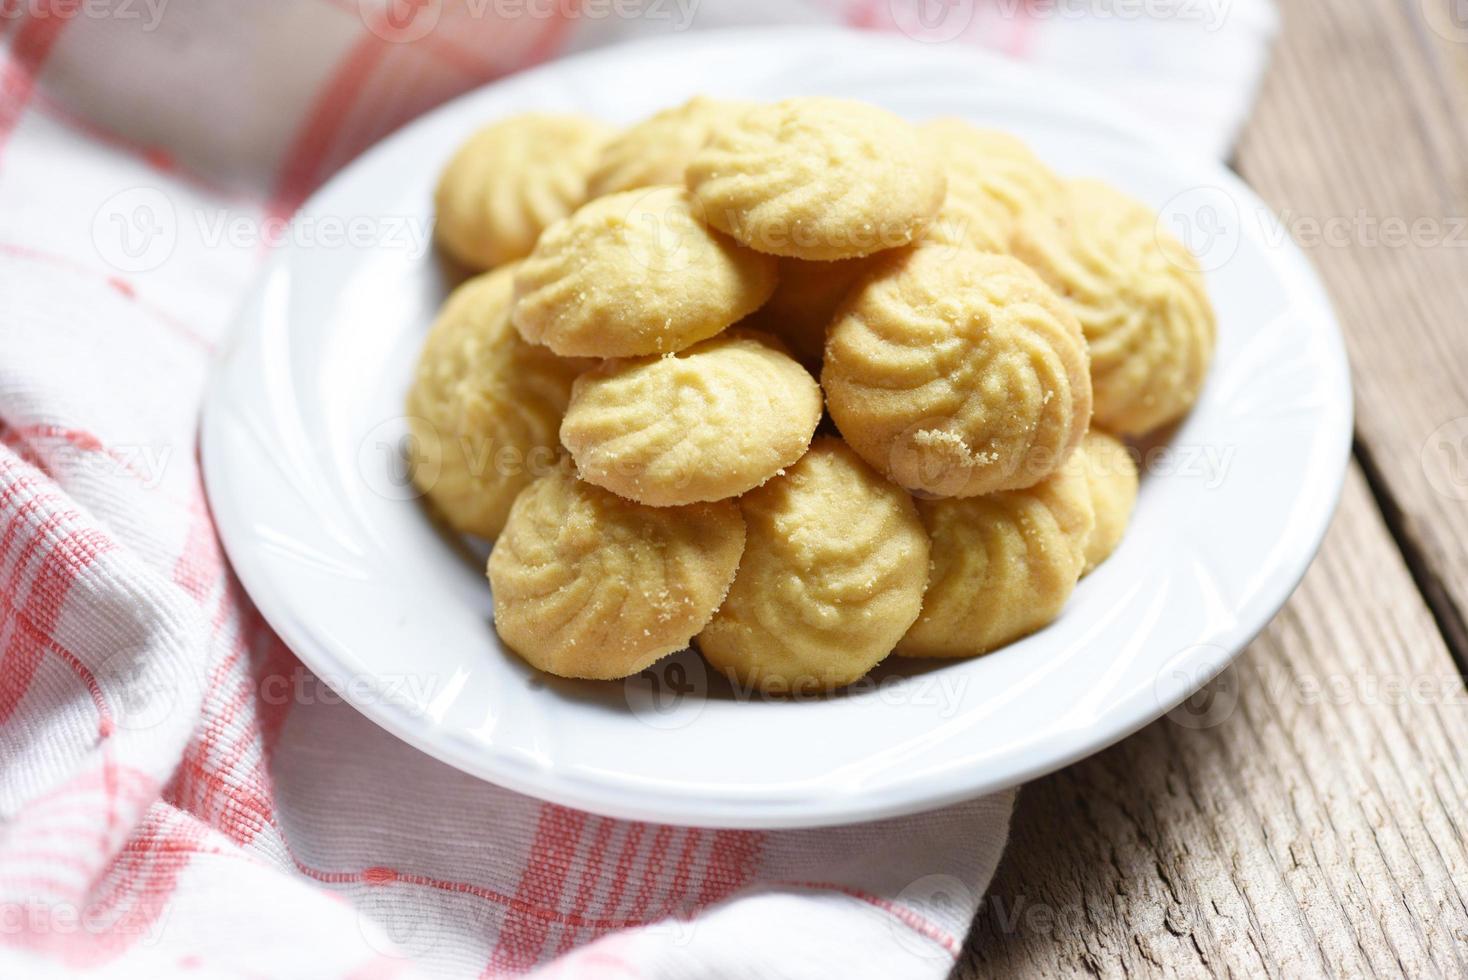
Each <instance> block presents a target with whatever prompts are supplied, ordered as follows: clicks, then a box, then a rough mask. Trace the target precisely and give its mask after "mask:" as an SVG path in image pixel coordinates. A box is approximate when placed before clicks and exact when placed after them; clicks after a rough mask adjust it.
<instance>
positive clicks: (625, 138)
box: [587, 95, 749, 197]
mask: <svg viewBox="0 0 1468 980" xmlns="http://www.w3.org/2000/svg"><path fill="white" fill-rule="evenodd" d="M747 108H749V105H748V104H747V103H743V102H724V101H722V100H719V99H710V98H707V97H706V96H702V95H700V96H697V97H696V98H694V99H692V100H690V101H688V102H685V103H683V104H682V105H680V106H678V107H677V108H674V109H664V110H663V111H662V112H659V113H658V114H657V115H655V116H652V117H651V118H649V119H645V120H643V121H642V122H640V123H638V124H636V125H635V126H631V127H629V128H628V129H626V130H625V131H623V132H622V134H621V135H619V136H617V137H615V138H613V139H612V140H611V141H610V142H609V143H607V145H606V146H604V147H602V150H601V153H600V155H599V156H598V157H597V162H596V166H595V167H594V168H593V169H592V171H591V177H590V179H589V180H588V181H587V190H588V192H589V194H590V196H591V197H601V196H602V195H604V194H615V193H617V192H619V191H630V190H635V189H636V188H638V187H655V186H657V185H659V184H681V183H683V172H684V171H685V170H687V169H688V163H689V161H691V160H692V159H693V156H694V154H696V153H697V152H698V151H699V150H701V149H703V146H704V144H705V143H707V142H708V138H709V134H710V133H711V132H712V131H713V128H714V126H715V125H716V124H717V123H720V122H722V121H725V120H727V119H729V118H730V117H731V116H733V115H735V114H737V113H739V112H742V111H744V110H745V109H747Z"/></svg>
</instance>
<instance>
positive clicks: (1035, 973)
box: [955, 470, 1468, 978]
mask: <svg viewBox="0 0 1468 980" xmlns="http://www.w3.org/2000/svg"><path fill="white" fill-rule="evenodd" d="M1210 690H1211V691H1212V693H1213V697H1214V701H1212V702H1211V703H1207V702H1194V708H1195V709H1196V710H1193V711H1189V710H1187V709H1180V710H1179V711H1178V712H1174V714H1173V715H1172V716H1169V718H1167V719H1163V720H1162V721H1159V722H1157V723H1155V724H1153V725H1151V726H1150V727H1148V728H1146V729H1144V730H1143V731H1142V732H1140V733H1138V734H1137V735H1135V736H1133V737H1132V738H1130V739H1128V740H1126V741H1124V742H1122V743H1121V744H1120V745H1118V746H1116V747H1114V748H1112V749H1110V750H1109V751H1107V752H1104V753H1102V754H1101V755H1099V756H1096V757H1094V758H1092V759H1090V760H1087V761H1086V762H1083V763H1081V764H1079V765H1077V766H1073V767H1072V768H1070V769H1067V770H1065V771H1063V772H1060V773H1057V774H1056V775H1054V776H1051V777H1048V778H1046V779H1043V780H1040V781H1038V782H1036V783H1034V784H1032V785H1030V786H1028V787H1026V788H1025V790H1024V791H1023V792H1022V794H1021V797H1020V803H1019V808H1018V810H1017V812H1016V814H1015V819H1014V823H1013V827H1014V830H1013V836H1012V839H1011V841H1010V846H1009V851H1008V853H1007V854H1006V856H1005V859H1004V862H1003V864H1002V865H1001V867H1000V871H999V874H998V876H997V877H996V879H995V881H994V884H993V886H992V887H991V889H990V893H989V895H988V897H987V898H986V900H985V905H984V908H983V910H982V911H981V914H980V916H979V919H978V922H977V923H976V926H975V930H974V933H973V934H972V935H971V936H970V939H969V943H968V946H967V948H966V950H965V955H964V957H963V960H962V962H961V964H960V966H959V969H958V970H957V972H956V974H955V975H956V976H957V977H963V978H969V977H992V976H1005V977H1008V976H1017V977H1052V976H1080V975H1092V974H1094V975H1099V976H1108V977H1110V976H1161V975H1164V974H1166V975H1169V976H1184V977H1188V976H1199V977H1203V976H1211V975H1219V974H1237V975H1245V976H1254V975H1265V974H1267V975H1270V976H1287V977H1316V976H1353V975H1368V974H1375V975H1381V976H1393V975H1408V976H1413V977H1421V976H1463V975H1468V897H1465V896H1468V849H1465V842H1464V839H1463V829H1464V828H1465V826H1468V807H1465V805H1464V802H1463V801H1464V799H1465V794H1468V767H1465V766H1464V759H1463V754H1462V753H1463V751H1464V750H1465V749H1468V693H1465V691H1464V688H1463V684H1462V681H1461V678H1460V676H1459V675H1458V673H1457V671H1456V669H1455V668H1454V665H1453V663H1452V661H1451V660H1450V659H1449V658H1448V655H1447V651H1446V648H1445V647H1444V645H1443V642H1442V638H1441V637H1440V636H1439V635H1438V633H1437V630H1436V628H1435V625H1434V623H1433V620H1432V617H1431V615H1430V613H1429V611H1428V609H1427V608H1426V606H1425V604H1424V603H1423V602H1422V600H1421V597H1420V596H1418V594H1417V593H1416V591H1415V589H1414V588H1413V585H1412V581H1411V578H1410V576H1409V575H1408V572H1407V569H1406V567H1405V565H1404V563H1403V561H1402V559H1401V556H1400V555H1399V554H1398V553H1397V551H1396V549H1395V547H1394V546H1393V543H1392V541H1391V539H1390V537H1389V536H1388V534H1387V533H1386V528H1385V525H1384V524H1383V522H1382V520H1381V517H1380V514H1379V512H1378V511H1377V509H1376V506H1375V503H1374V501H1373V500H1372V498H1371V496H1370V494H1369V492H1368V490H1367V488H1366V485H1365V481H1364V480H1363V479H1362V477H1361V475H1360V473H1359V472H1358V471H1354V470H1353V472H1352V474H1351V477H1350V482H1349V485H1348V488H1347V492H1346V495H1345V498H1344V500H1343V502H1342V506H1341V511H1340V513H1339V515H1338V517H1337V519H1336V522H1335V524H1334V526H1333V528H1332V531H1331V534H1330V537H1329V538H1328V540H1327V544H1326V547H1325V549H1324V551H1323V552H1322V554H1321V557H1320V559H1319V560H1318V561H1317V563H1316V565H1315V566H1314V567H1313V568H1312V569H1311V571H1310V573H1309V574H1308V576H1307V577H1306V580H1305V582H1304V584H1303V585H1302V586H1301V588H1300V590H1299V592H1297V593H1296V595H1295V597H1294V598H1293V599H1292V600H1291V602H1290V604H1289V606H1288V607H1287V608H1286V609H1285V611H1284V612H1283V613H1282V614H1281V615H1280V616H1279V617H1278V618H1277V619H1276V620H1275V622H1274V623H1273V624H1272V625H1271V626H1270V627H1269V628H1268V630H1267V631H1266V632H1265V633H1264V635H1263V636H1261V637H1260V638H1259V639H1258V640H1257V641H1256V642H1255V643H1254V644H1253V645H1252V646H1251V647H1250V649H1249V650H1248V651H1247V652H1246V653H1245V654H1244V655H1243V656H1242V657H1241V658H1240V660H1239V661H1238V662H1237V663H1236V665H1235V666H1234V667H1232V668H1230V669H1229V670H1228V671H1227V672H1225V673H1224V674H1223V675H1222V676H1221V677H1220V678H1219V679H1218V680H1216V681H1215V682H1214V684H1213V685H1211V686H1210Z"/></svg>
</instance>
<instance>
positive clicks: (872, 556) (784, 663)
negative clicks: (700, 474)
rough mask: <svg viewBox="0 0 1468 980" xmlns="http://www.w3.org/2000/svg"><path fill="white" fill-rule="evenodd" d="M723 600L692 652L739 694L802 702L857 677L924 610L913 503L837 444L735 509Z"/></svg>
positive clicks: (818, 446) (825, 444)
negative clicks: (739, 529)
mask: <svg viewBox="0 0 1468 980" xmlns="http://www.w3.org/2000/svg"><path fill="white" fill-rule="evenodd" d="M739 506H740V510H741V511H742V512H743V514H744V520H745V524H746V526H747V528H748V532H747V533H748V538H747V541H746V544H745V548H744V557H743V558H742V559H741V560H740V562H739V574H738V575H737V576H736V577H735V579H734V585H733V587H732V588H731V589H730V590H729V597H728V598H727V599H725V600H724V604H723V606H721V607H720V608H719V611H718V612H717V613H716V614H715V615H714V618H713V621H712V622H710V623H709V624H708V626H706V627H705V628H704V630H703V632H701V633H700V634H699V635H698V648H699V649H700V650H701V651H703V655H704V657H705V658H706V659H707V660H708V662H709V663H710V664H712V665H713V666H714V667H715V668H716V669H718V670H719V671H721V672H722V673H724V674H725V675H727V676H728V677H729V678H730V679H731V680H732V681H733V682H734V683H735V684H736V685H737V686H739V687H741V688H744V689H757V690H760V691H763V692H765V693H769V694H811V693H816V692H820V691H826V690H829V689H831V688H836V687H841V686H843V685H846V684H850V683H852V682H853V681H856V680H858V679H860V678H861V677H863V676H865V675H866V673H867V672H868V671H869V670H871V669H872V667H874V666H876V664H877V663H878V662H879V661H881V660H882V659H883V658H884V657H886V656H887V654H888V653H890V652H891V650H892V647H893V645H894V644H896V642H897V641H898V639H899V638H900V637H901V636H902V635H903V633H904V632H905V631H906V630H907V629H908V627H909V626H910V625H911V624H912V622H913V620H914V619H915V618H916V617H917V615H918V611H919V609H921V608H922V601H923V590H924V588H925V587H926V585H927V581H928V552H929V546H928V538H927V534H926V532H925V531H924V530H923V525H922V522H921V521H920V520H919V518H918V515H917V511H916V509H915V508H914V507H913V503H912V499H911V498H910V497H909V496H908V495H907V494H906V493H904V492H903V491H902V490H900V489H898V488H897V487H894V486H893V485H892V484H890V483H888V482H887V481H886V480H884V479H882V477H881V476H880V475H878V474H877V473H876V472H874V471H873V470H872V469H871V468H870V467H868V466H867V465H866V464H865V463H863V462H862V461H861V459H860V458H858V457H857V455H856V454H855V453H853V452H852V451H851V450H850V449H849V448H847V447H846V445H845V444H844V443H842V442H841V440H839V439H835V438H832V437H829V436H823V437H821V438H820V439H817V440H816V442H815V443H814V445H812V446H811V449H810V452H808V453H807V454H806V455H805V457H804V458H802V459H801V461H800V462H798V463H796V464H795V465H794V466H793V467H791V468H790V469H789V470H788V471H786V473H785V475H783V476H781V477H778V478H776V479H774V480H771V481H770V482H769V483H767V484H765V485H764V486H762V487H760V488H759V489H758V490H753V491H751V492H749V493H748V494H745V495H744V496H743V497H742V498H740V501H739Z"/></svg>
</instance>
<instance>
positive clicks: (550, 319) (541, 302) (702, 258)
mask: <svg viewBox="0 0 1468 980" xmlns="http://www.w3.org/2000/svg"><path fill="white" fill-rule="evenodd" d="M775 267H776V260H775V259H774V258H772V257H771V256H768V255H761V254H760V253H758V252H752V251H750V250H749V249H746V248H741V247H740V246H739V245H738V244H736V243H735V242H734V241H733V240H732V239H730V238H727V237H726V236H724V235H721V234H719V233H718V232H716V231H712V230H711V229H709V228H708V227H707V226H705V225H704V223H703V221H702V220H701V219H700V217H699V215H698V213H697V208H696V207H695V205H694V203H693V201H692V199H691V198H690V197H689V195H688V192H687V191H686V190H684V189H683V188H682V187H653V188H646V189H642V190H634V191H625V192H623V193H621V194H609V195H607V196H606V197H600V198H597V199H596V200H594V201H592V202H591V203H589V204H587V205H586V206H585V207H583V208H581V209H580V210H579V211H577V212H576V213H575V214H573V215H571V216H570V217H569V218H567V219H565V220H564V221H560V222H557V223H556V224H554V225H552V226H551V227H550V228H548V229H546V232H545V234H544V235H542V236H541V238H540V242H539V243H538V244H537V245H536V246H535V251H534V252H532V253H531V254H530V256H529V257H528V258H526V259H525V261H524V262H522V263H521V264H520V267H519V269H518V271H517V272H516V274H515V309H514V314H513V316H514V321H515V327H516V328H517V329H518V330H519V331H520V334H521V336H523V337H524V338H525V339H526V340H528V341H530V342H531V343H534V344H544V345H546V346H547V347H549V348H550V349H551V350H553V351H555V352H556V353H557V354H562V355H565V356H585V357H636V356H640V355H643V354H668V353H672V352H674V351H679V350H682V349H683V348H685V347H688V346H690V345H692V344H696V343H697V342H698V341H700V340H704V339H707V338H708V337H712V336H713V335H714V334H716V333H718V332H719V331H721V330H723V329H724V328H725V327H728V326H729V325H730V324H733V323H734V322H736V321H737V320H740V319H742V318H743V317H745V316H747V315H748V314H750V313H752V312H754V311H755V310H756V309H758V308H759V307H760V306H762V305H763V304H764V302H765V300H767V299H769V298H770V294H771V293H772V292H774V290H775V281H776V268H775Z"/></svg>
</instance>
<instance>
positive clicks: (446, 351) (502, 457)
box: [408, 266, 591, 538]
mask: <svg viewBox="0 0 1468 980" xmlns="http://www.w3.org/2000/svg"><path fill="white" fill-rule="evenodd" d="M513 275H514V267H513V266H504V267H502V268H499V269H496V270H494V271H493V272H487V273H484V274H483V275H480V276H477V277H475V278H473V279H470V280H469V281H468V282H466V283H464V284H463V285H462V286H460V287H459V288H458V289H456V290H455V291H454V292H453V294H452V295H450V296H449V298H448V300H447V301H446V302H445V303H444V306H443V309H442V310H440V311H439V314H438V317H437V319H436V320H435V321H434V324H433V327H432V328H431V329H430V330H429V332H428V337H427V339H426V340H425V341H424V344H423V350H422V353H421V354H420V355H419V359H418V368H417V371H416V373H415V375H414V378H413V387H412V388H411V389H410V391H409V393H408V426H409V431H410V432H411V433H412V436H413V445H414V457H415V458H414V459H413V461H412V462H413V469H412V477H413V481H414V483H415V484H416V485H417V486H418V488H419V489H420V490H422V491H423V492H424V493H426V494H427V496H428V499H429V500H430V501H431V502H432V503H433V505H434V506H435V508H436V509H437V510H438V511H439V513H440V514H442V515H443V517H444V518H445V520H447V522H448V523H449V525H450V526H451V527H453V528H454V529H455V530H456V531H459V532H460V533H462V534H472V535H476V536H478V537H481V538H493V537H494V536H495V535H497V534H499V532H500V528H502V527H503V526H504V523H505V516H506V515H507V514H509V512H510V504H512V503H513V502H514V500H515V496H516V495H517V494H518V493H519V492H520V491H521V490H523V489H524V488H525V487H526V486H528V485H529V484H530V482H531V481H532V480H533V479H534V478H535V476H536V475H538V474H539V473H544V472H546V471H548V470H549V469H551V468H553V467H554V466H555V464H556V460H557V459H558V457H559V456H560V455H561V453H560V445H559V442H558V439H557V432H558V430H559V429H560V425H561V416H562V414H563V413H564V412H565V409H566V403H567V402H568V401H569V400H570V397H571V382H572V381H574V380H575V378H576V376H577V375H578V374H580V373H581V372H582V371H584V370H586V369H587V368H588V367H590V366H591V363H590V362H588V361H584V360H578V359H567V358H562V357H557V356H556V355H555V354H552V353H551V352H550V351H548V350H546V349H545V348H544V347H534V346H531V345H530V344H527V343H525V341H523V340H521V339H520V336H519V334H517V333H516V332H515V328H514V327H512V326H510V299H511V295H512V292H513V286H512V284H511V279H512V277H513Z"/></svg>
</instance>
